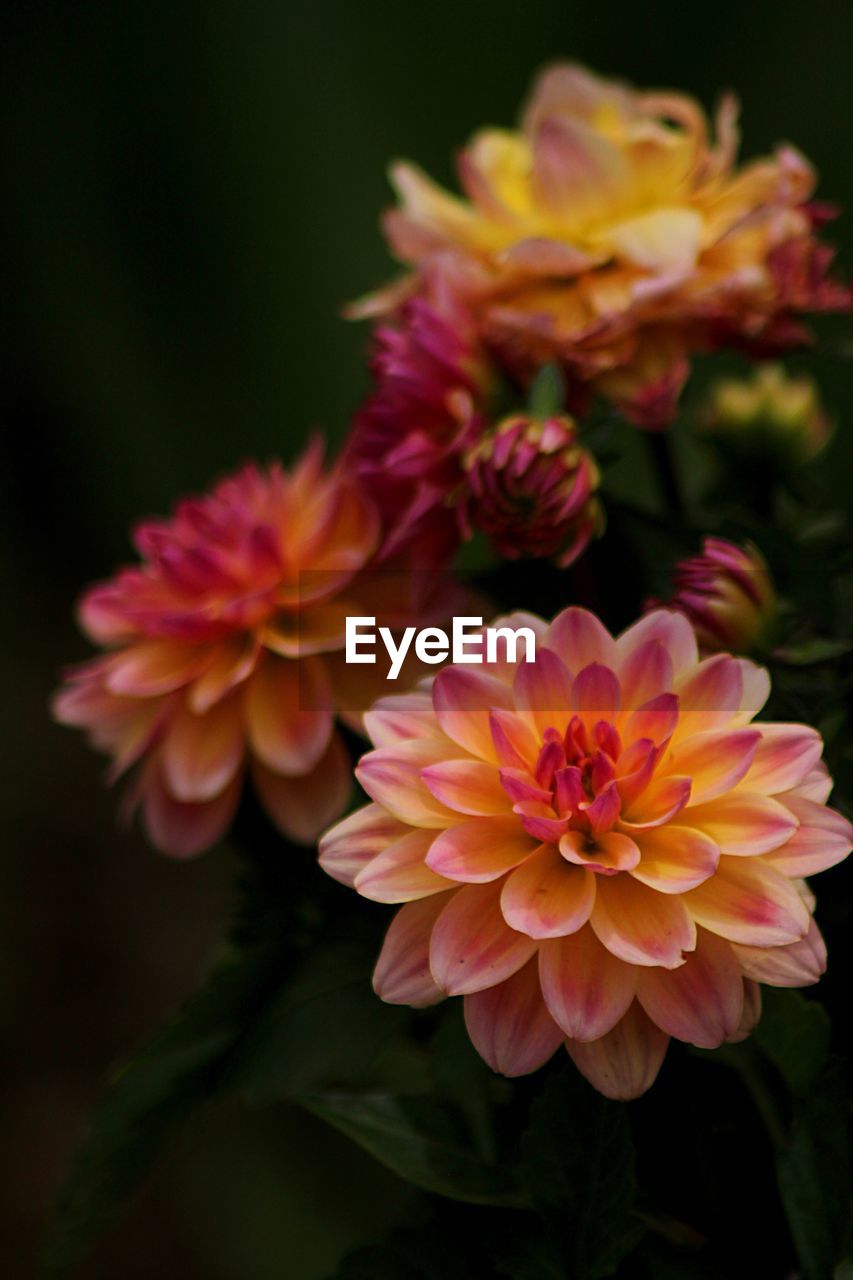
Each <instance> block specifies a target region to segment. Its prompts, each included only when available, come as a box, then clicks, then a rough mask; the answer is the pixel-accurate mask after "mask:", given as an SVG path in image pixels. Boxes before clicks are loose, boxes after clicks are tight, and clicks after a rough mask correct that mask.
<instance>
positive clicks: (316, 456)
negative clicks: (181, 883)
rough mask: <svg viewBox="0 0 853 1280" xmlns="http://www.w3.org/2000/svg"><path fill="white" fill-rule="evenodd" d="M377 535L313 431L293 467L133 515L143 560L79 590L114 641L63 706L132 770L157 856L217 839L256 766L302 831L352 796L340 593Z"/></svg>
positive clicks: (90, 617)
mask: <svg viewBox="0 0 853 1280" xmlns="http://www.w3.org/2000/svg"><path fill="white" fill-rule="evenodd" d="M378 532H379V529H378V518H377V515H376V512H375V510H374V508H373V506H372V504H371V503H370V502H369V501H368V500H367V499H366V498H365V497H364V496H363V494H361V493H360V491H359V490H358V488H357V487H356V486H355V484H354V483H353V482H352V481H350V480H349V479H347V478H346V476H345V475H344V474H343V473H342V471H341V470H340V468H337V469H335V470H332V471H331V472H324V469H323V460H322V446H321V445H320V444H319V443H315V444H313V445H311V446H310V447H309V448H308V449H307V450H306V451H305V453H304V454H303V456H302V457H301V459H300V460H299V461H298V462H297V463H296V465H295V466H294V468H293V470H292V471H291V472H290V473H287V472H285V471H284V470H283V469H282V468H281V467H280V466H279V465H278V464H273V465H272V466H270V467H268V468H265V469H262V468H260V467H258V466H256V465H254V464H249V465H248V466H246V467H245V468H244V469H243V470H242V471H239V472H238V473H237V474H235V475H232V476H230V477H228V478H227V479H225V480H223V481H222V482H221V483H220V484H218V485H217V486H216V488H215V489H214V490H213V492H212V493H210V494H209V495H207V496H206V497H203V498H198V499H195V498H193V499H186V500H184V501H183V502H181V503H180V504H179V505H178V507H177V509H176V511H175V514H174V515H173V517H172V518H171V519H169V520H165V521H160V520H151V521H148V522H146V523H144V524H142V525H140V526H139V528H138V529H137V530H136V532H135V536H134V543H135V546H136V549H137V551H138V552H139V555H140V557H141V560H142V563H141V564H140V565H138V566H135V567H133V568H126V569H123V570H121V571H120V572H119V573H118V574H117V575H116V576H115V577H114V578H113V579H111V580H110V581H109V582H105V583H102V584H99V585H97V586H94V587H92V588H90V590H88V591H87V592H86V594H85V595H84V597H83V599H82V602H81V604H80V610H79V617H80V623H81V626H82V629H83V630H84V632H85V633H86V634H87V636H88V637H89V639H91V640H92V641H93V642H94V643H95V644H97V645H100V646H102V647H103V648H104V649H106V652H105V653H104V654H102V655H101V656H99V657H96V658H93V659H91V660H90V661H88V662H85V663H84V664H83V665H82V666H79V667H77V668H76V669H74V670H72V671H71V672H70V673H69V675H68V677H67V681H66V684H65V686H64V688H62V689H61V690H60V691H59V693H58V695H57V696H56V699H55V703H54V711H55V715H56V717H57V719H58V720H60V721H61V722H62V723H64V724H69V725H75V726H78V727H80V728H83V729H86V730H87V731H88V733H89V736H90V739H91V741H92V743H93V745H94V746H96V747H97V748H99V749H100V750H101V751H104V752H106V753H107V755H109V756H110V757H112V765H111V768H110V773H109V777H110V780H114V779H115V778H117V777H118V776H119V775H121V774H123V773H124V772H125V771H126V770H128V769H131V768H133V769H134V771H135V776H134V779H133V781H132V784H131V787H130V808H131V809H132V808H133V807H135V806H136V805H137V804H140V805H141V807H142V814H143V818H144V822H145V826H146V828H147V831H148V834H149V836H150V838H151V840H152V842H153V843H154V844H155V845H156V846H157V847H158V848H160V849H161V850H162V851H163V852H164V853H169V854H172V855H174V856H176V857H187V856H190V855H192V854H195V853H198V852H199V851H200V850H202V849H204V848H205V847H207V846H208V845H210V844H212V843H214V841H215V840H217V839H218V838H219V837H220V836H221V835H222V834H223V832H224V831H225V830H226V828H227V827H228V825H229V823H230V821H231V819H232V817H233V815H234V812H235V810H236V808H237V804H238V801H239V798H240V793H241V790H242V786H243V778H244V775H245V773H246V772H247V770H248V771H249V772H250V773H251V777H252V781H253V784H254V787H255V790H256V793H257V795H258V798H259V799H260V801H261V803H262V804H263V806H264V808H265V809H266V810H267V812H268V814H269V816H270V817H271V819H272V820H273V821H274V822H275V823H276V824H277V825H278V827H279V828H280V829H281V830H282V831H283V832H284V833H285V834H287V835H288V836H291V837H293V838H294V839H296V840H300V841H303V842H305V843H310V842H312V841H313V839H314V838H315V837H316V836H317V835H318V834H319V832H320V831H321V830H322V829H323V827H325V826H326V825H328V823H329V822H330V821H332V820H333V819H334V818H335V817H336V816H337V815H338V814H339V813H340V812H341V811H342V809H343V808H344V807H345V805H346V802H347V797H348V795H349V792H350V786H351V766H350V762H349V757H348V753H347V751H346V749H345V747H344V744H343V742H342V740H341V738H340V736H339V734H338V733H337V731H336V730H335V728H334V720H333V712H334V710H335V707H336V705H338V707H340V702H341V697H340V695H339V694H338V693H337V692H336V691H337V689H338V663H337V659H338V655H337V654H336V651H337V650H341V649H342V648H343V645H344V626H345V617H346V614H347V613H348V612H356V613H357V612H359V606H358V605H357V604H354V603H353V601H352V600H351V599H347V598H345V597H344V596H343V595H342V594H341V593H342V592H349V591H350V590H351V588H352V585H353V578H354V577H355V575H357V574H358V572H359V570H360V569H361V568H362V567H363V566H364V564H365V563H366V562H367V560H368V559H369V557H370V556H371V554H372V552H373V551H374V549H375V547H376V545H377V538H378ZM363 670H364V668H359V672H362V671H363ZM346 697H347V701H346V704H345V705H346V707H347V708H348V709H349V708H351V707H352V702H351V700H350V699H351V693H350V691H348V692H347V695H346Z"/></svg>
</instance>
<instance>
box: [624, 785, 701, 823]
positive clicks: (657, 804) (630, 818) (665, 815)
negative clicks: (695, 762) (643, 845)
mask: <svg viewBox="0 0 853 1280" xmlns="http://www.w3.org/2000/svg"><path fill="white" fill-rule="evenodd" d="M692 785H693V784H692V780H691V779H690V778H655V779H653V780H652V782H651V783H650V784H649V786H648V787H647V788H646V790H645V791H644V792H643V793H642V795H640V796H638V797H637V799H636V800H635V801H634V802H633V803H632V804H631V805H629V807H628V809H627V810H626V812H625V813H624V814H623V815H622V820H621V822H620V828H621V829H622V830H623V831H627V832H628V833H629V834H630V835H632V836H635V835H637V833H638V832H642V831H647V830H649V829H650V828H651V827H661V826H663V825H664V823H666V822H671V821H672V819H673V818H674V817H675V815H676V814H677V813H680V812H681V810H682V809H683V808H684V806H685V805H686V804H687V802H688V800H689V799H690V788H691V786H692ZM710 807H712V806H709V808H710ZM697 825H698V824H697Z"/></svg>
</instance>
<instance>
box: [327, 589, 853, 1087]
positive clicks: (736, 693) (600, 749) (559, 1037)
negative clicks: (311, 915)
mask: <svg viewBox="0 0 853 1280" xmlns="http://www.w3.org/2000/svg"><path fill="white" fill-rule="evenodd" d="M495 625H499V624H495ZM500 625H504V626H511V627H519V626H521V625H524V626H527V627H530V628H531V629H533V630H534V631H535V633H536V634H537V636H538V640H537V644H536V656H535V660H534V661H532V662H529V663H528V662H524V661H522V662H516V661H515V660H514V659H513V656H512V655H511V654H509V652H507V653H506V655H505V656H504V658H503V659H502V660H500V661H498V662H496V663H493V664H491V665H489V666H484V667H479V668H477V669H472V668H471V667H468V666H462V665H459V664H456V665H453V666H449V667H447V668H445V669H444V670H443V671H442V672H441V673H440V674H439V675H438V676H437V677H436V678H435V680H434V683H433V685H432V687H431V689H427V688H425V687H424V688H421V689H419V690H418V691H416V692H414V693H410V694H408V695H404V696H399V697H391V698H384V699H382V700H380V701H379V702H377V703H376V705H375V706H374V707H373V708H372V709H371V711H370V712H369V713H368V715H367V717H366V720H367V727H368V731H369V733H370V737H371V739H372V741H373V743H374V746H375V750H373V751H371V752H369V753H368V754H367V755H366V756H364V757H363V759H362V761H361V763H360V765H359V767H358V771H357V772H358V776H359V779H360V781H361V783H362V786H363V787H364V789H365V790H366V791H367V793H368V795H369V796H370V797H371V800H372V803H371V804H369V805H367V807H366V808H362V809H360V810H358V811H357V812H356V813H354V814H353V815H352V816H350V817H348V818H345V819H344V820H343V821H342V822H340V823H339V824H338V825H337V826H335V827H334V828H333V829H332V830H331V831H330V832H328V833H327V834H326V835H325V836H324V837H323V839H322V841H321V845H320V860H321V863H322V865H323V866H324V867H325V869H326V871H328V872H329V873H330V874H331V875H333V876H335V877H336V878H337V879H339V880H341V881H343V882H344V883H346V884H350V885H354V887H355V888H356V889H357V890H358V892H359V893H361V894H363V895H364V896H366V897H369V898H372V899H374V900H376V901H379V902H388V903H403V904H405V905H403V906H402V907H401V909H400V911H399V912H398V914H397V915H396V917H395V918H394V921H393V922H392V924H391V927H390V929H389V930H388V934H387V937H386V940H385V944H384V947H383V949H382V953H381V955H380V957H379V961H378V964H377V966H376V971H375V975H374V985H375V988H376V991H377V992H378V993H379V995H380V996H381V997H382V998H383V999H384V1000H387V1001H390V1002H391V1003H400V1004H409V1005H415V1006H418V1005H429V1004H432V1003H434V1002H436V1001H438V1000H441V999H442V998H443V997H445V996H448V995H462V996H464V999H465V1017H466V1022H467V1026H468V1031H469V1034H470V1036H471V1039H472V1041H473V1042H474V1045H475V1046H476V1048H477V1049H478V1050H479V1052H480V1053H481V1055H482V1056H483V1057H484V1058H485V1060H486V1061H487V1062H488V1063H489V1064H490V1065H491V1066H492V1067H493V1069H494V1070H496V1071H499V1072H502V1073H503V1074H505V1075H509V1076H515V1075H521V1074H524V1073H526V1072H530V1071H533V1070H534V1069H535V1068H537V1067H538V1066H540V1065H541V1064H542V1063H544V1062H545V1061H546V1060H547V1059H548V1058H550V1057H551V1055H552V1054H553V1053H554V1051H555V1050H556V1049H557V1047H558V1046H559V1045H560V1044H561V1043H562V1044H564V1045H565V1047H566V1048H567V1050H568V1052H569V1054H570V1055H571V1057H572V1058H573V1060H574V1062H575V1063H576V1064H577V1066H578V1067H579V1069H580V1070H581V1071H582V1072H583V1074H584V1075H585V1076H586V1077H587V1078H588V1079H589V1080H590V1081H591V1082H592V1083H593V1084H594V1085H595V1086H596V1088H598V1089H600V1090H601V1091H602V1092H603V1093H605V1094H607V1095H608V1096H610V1097H617V1098H631V1097H635V1096H637V1095H638V1094H641V1093H642V1092H643V1091H644V1090H645V1089H647V1088H648V1087H649V1086H650V1084H651V1083H652V1081H653V1080H654V1079H655V1076H656V1075H657V1072H658V1070H659V1068H660V1065H661V1062H662V1060H663V1057H664V1054H665V1051H666V1047H667V1043H668V1040H669V1038H670V1037H671V1036H674V1037H675V1038H676V1039H679V1040H683V1041H686V1042H688V1043H690V1044H694V1045H700V1046H703V1047H713V1046H716V1045H719V1044H721V1043H722V1042H723V1041H726V1040H738V1039H741V1038H743V1037H744V1036H746V1035H747V1034H748V1033H749V1031H750V1030H751V1028H752V1027H753V1025H754V1024H755V1022H756V1021H757V1019H758V1016H759V1010H760V1000H759V992H758V988H757V986H756V984H757V983H761V982H764V983H768V984H770V985H776V986H800V985H802V984H806V983H811V982H815V981H816V980H817V978H818V977H819V975H820V974H821V972H822V971H823V968H824V963H825V950H824V946H823V941H822V939H821V936H820V933H819V931H818V928H817V926H816V924H815V923H814V920H813V919H812V908H813V898H812V896H811V894H810V892H809V890H808V889H807V887H806V885H805V883H804V881H803V879H802V877H804V876H808V875H812V874H813V873H814V872H817V871H822V870H823V869H824V868H826V867H829V866H832V865H833V864H835V863H837V862H839V861H841V860H842V859H843V858H844V857H846V855H847V853H848V852H849V850H850V841H851V829H850V825H849V823H848V822H847V821H846V820H845V819H844V818H843V817H842V816H841V815H840V814H838V813H835V812H834V811H833V810H832V809H829V808H827V806H826V804H825V801H826V799H827V796H828V794H829V791H830V788H831V780H830V778H829V776H828V774H827V772H826V769H825V768H824V766H823V765H822V764H821V762H820V756H821V749H822V743H821V739H820V736H819V735H818V734H817V733H816V732H815V730H814V729H810V728H808V727H806V726H804V725H798V724H776V723H756V722H755V720H754V717H755V716H756V714H757V713H758V711H759V710H760V709H761V707H762V705H763V703H764V701H765V699H766V698H767V695H768V692H769V681H768V676H767V673H766V671H765V670H764V669H763V668H761V667H758V666H755V665H754V664H753V663H752V662H750V661H748V660H746V659H738V658H733V657H731V656H729V655H727V654H718V655H716V656H714V657H711V658H706V659H704V660H703V659H700V657H699V655H698V651H697V645H696V637H695V634H694V632H693V629H692V627H691V626H690V624H689V622H688V621H687V619H686V618H684V617H683V616H682V615H680V614H677V613H671V612H668V611H664V610H661V611H658V612H656V613H652V614H649V615H648V616H646V617H645V618H643V619H641V621H639V622H638V623H636V624H635V625H634V626H632V627H630V628H629V629H628V630H627V631H625V632H624V633H623V634H622V635H620V636H619V637H618V638H617V639H614V638H613V637H612V636H611V635H610V634H609V633H608V632H607V631H606V630H605V628H604V627H603V626H602V624H601V623H600V622H599V621H598V619H597V618H595V617H594V616H593V615H592V614H590V613H587V612H586V611H584V610H582V609H577V608H570V609H567V610H565V611H564V612H563V613H561V614H559V615H558V617H557V618H556V619H555V620H554V621H553V622H552V623H551V624H550V625H548V624H546V623H545V622H543V621H542V620H541V619H538V618H534V617H531V616H530V615H515V616H514V617H512V618H510V619H503V620H502V623H501V624H500Z"/></svg>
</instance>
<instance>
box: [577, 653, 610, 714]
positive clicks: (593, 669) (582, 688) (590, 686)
mask: <svg viewBox="0 0 853 1280" xmlns="http://www.w3.org/2000/svg"><path fill="white" fill-rule="evenodd" d="M621 697H622V691H621V689H620V687H619V681H618V680H617V679H616V676H615V675H614V674H613V672H612V671H611V670H610V668H609V667H605V666H602V664H601V663H600V662H593V663H590V665H589V666H588V667H584V668H583V670H582V671H581V672H580V673H579V674H578V675H577V676H576V677H575V679H574V682H573V684H572V703H571V705H572V707H573V708H574V710H575V711H578V712H581V713H582V714H583V716H584V719H585V720H587V721H588V722H589V723H594V722H595V721H596V720H613V719H614V717H615V716H616V713H617V712H618V710H619V706H620V702H621Z"/></svg>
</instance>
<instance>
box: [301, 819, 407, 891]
mask: <svg viewBox="0 0 853 1280" xmlns="http://www.w3.org/2000/svg"><path fill="white" fill-rule="evenodd" d="M410 829H411V828H409V827H407V826H406V824H405V823H403V822H400V821H399V819H398V818H394V817H392V816H391V814H390V813H386V811H385V810H384V809H383V808H382V807H381V805H378V804H368V805H365V806H364V808H362V809H356V811H355V813H351V814H350V815H349V817H347V818H343V819H342V820H341V821H340V822H338V823H336V824H335V826H333V827H332V828H331V829H330V830H329V831H327V832H326V833H325V835H324V836H323V837H322V839H321V840H320V848H319V861H320V866H321V867H322V868H323V870H324V871H325V872H327V874H328V875H330V876H332V878H333V879H335V880H340V882H341V884H346V885H349V886H350V887H352V885H353V883H354V881H355V877H356V876H357V875H358V873H359V871H360V870H361V869H362V867H364V866H366V864H367V863H368V862H369V861H370V859H371V858H375V857H376V855H377V854H379V853H382V851H383V849H386V848H387V847H388V845H389V844H392V843H393V841H395V840H397V839H399V837H400V836H402V835H405V834H406V833H407V832H408V831H409V830H410Z"/></svg>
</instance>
